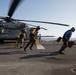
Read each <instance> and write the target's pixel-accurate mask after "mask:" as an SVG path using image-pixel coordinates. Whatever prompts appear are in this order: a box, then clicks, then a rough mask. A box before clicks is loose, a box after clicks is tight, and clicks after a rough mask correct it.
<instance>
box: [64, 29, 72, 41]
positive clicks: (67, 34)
mask: <svg viewBox="0 0 76 75" xmlns="http://www.w3.org/2000/svg"><path fill="white" fill-rule="evenodd" d="M71 35H72V30H67V31H66V32H65V33H64V35H63V37H64V38H66V39H67V40H69V39H70V37H71Z"/></svg>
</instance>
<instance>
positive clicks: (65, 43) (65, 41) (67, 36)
mask: <svg viewBox="0 0 76 75" xmlns="http://www.w3.org/2000/svg"><path fill="white" fill-rule="evenodd" d="M74 31H75V28H74V27H72V28H71V29H70V30H67V31H66V32H65V33H64V35H63V46H62V47H61V49H60V50H59V54H64V53H62V51H64V49H65V48H66V47H68V41H69V39H70V37H71V35H72V32H74Z"/></svg>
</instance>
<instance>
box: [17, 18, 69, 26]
mask: <svg viewBox="0 0 76 75" xmlns="http://www.w3.org/2000/svg"><path fill="white" fill-rule="evenodd" d="M16 20H18V19H16ZM18 21H26V22H37V23H46V24H54V25H61V26H69V25H68V24H62V23H54V22H46V21H33V20H18Z"/></svg>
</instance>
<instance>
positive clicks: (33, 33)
mask: <svg viewBox="0 0 76 75" xmlns="http://www.w3.org/2000/svg"><path fill="white" fill-rule="evenodd" d="M38 30H40V26H37V27H36V28H34V29H32V30H31V32H30V40H29V42H28V44H27V45H26V46H25V47H24V51H26V48H27V47H28V46H29V45H30V44H31V46H30V50H32V47H33V45H34V43H35V42H36V38H37V32H38Z"/></svg>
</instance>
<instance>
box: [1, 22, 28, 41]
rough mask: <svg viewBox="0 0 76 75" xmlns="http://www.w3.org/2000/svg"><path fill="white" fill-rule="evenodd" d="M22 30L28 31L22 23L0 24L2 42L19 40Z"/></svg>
mask: <svg viewBox="0 0 76 75" xmlns="http://www.w3.org/2000/svg"><path fill="white" fill-rule="evenodd" d="M21 30H28V26H27V25H26V24H25V23H21V22H18V23H16V22H0V41H2V40H14V39H18V37H17V36H18V34H19V33H20V32H21Z"/></svg>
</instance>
